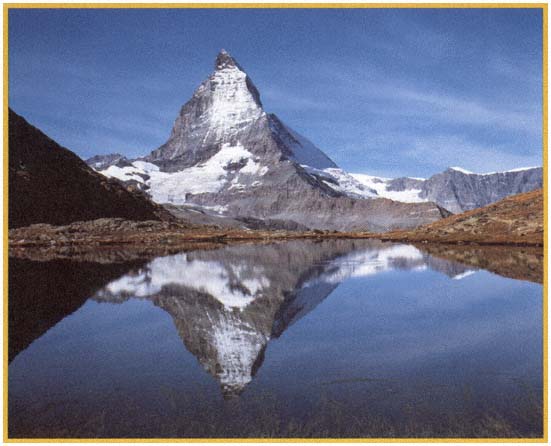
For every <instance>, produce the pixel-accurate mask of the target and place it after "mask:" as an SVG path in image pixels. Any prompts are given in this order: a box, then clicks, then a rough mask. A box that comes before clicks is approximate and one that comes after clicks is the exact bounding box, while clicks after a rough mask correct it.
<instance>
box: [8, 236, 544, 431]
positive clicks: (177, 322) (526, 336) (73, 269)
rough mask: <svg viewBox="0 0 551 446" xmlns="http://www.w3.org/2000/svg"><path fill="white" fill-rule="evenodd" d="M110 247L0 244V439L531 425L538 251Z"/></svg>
mask: <svg viewBox="0 0 551 446" xmlns="http://www.w3.org/2000/svg"><path fill="white" fill-rule="evenodd" d="M454 249H456V250H455V251H454ZM116 254H117V255H111V254H110V255H106V254H105V253H103V252H102V253H98V254H97V255H96V256H83V257H80V258H74V259H71V258H59V259H55V260H50V261H37V260H29V259H23V258H10V263H9V268H10V269H9V359H10V363H9V371H8V373H9V375H8V392H9V393H8V415H9V416H8V428H9V437H11V438H33V437H35V438H61V437H68V438H121V437H124V438H132V437H134V438H168V437H192V438H199V437H222V438H229V437H240V438H244V437H255V438H256V437H299V438H306V437H338V438H353V437H438V438H441V437H541V436H542V416H543V415H542V413H543V406H542V404H543V403H542V400H543V399H542V395H543V381H542V374H543V369H542V366H543V363H542V358H543V350H542V342H543V340H542V330H543V326H542V323H543V318H542V302H543V290H542V285H541V283H538V282H541V271H542V254H541V250H539V251H538V250H535V251H533V250H532V251H531V250H530V249H528V248H524V249H523V248H506V249H505V248H499V249H498V248H488V249H485V248H482V247H477V248H473V249H472V250H471V251H469V248H462V249H460V248H459V247H458V248H450V250H448V251H446V249H443V248H442V249H441V248H434V249H432V250H431V247H427V248H426V249H425V248H423V249H419V248H416V247H414V246H411V245H404V244H393V243H383V242H379V241H374V240H370V241H367V240H365V241H347V240H327V241H317V242H314V241H292V242H281V243H271V244H263V245H255V244H246V245H245V244H244V245H233V246H225V247H222V248H220V249H215V250H204V251H190V252H184V253H179V254H175V255H169V256H163V257H157V258H150V259H143V258H139V257H136V256H134V257H133V256H131V255H127V256H125V255H124V253H116ZM457 259H461V262H458V261H457ZM506 276H508V277H506Z"/></svg>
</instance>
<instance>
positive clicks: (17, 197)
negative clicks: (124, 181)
mask: <svg viewBox="0 0 551 446" xmlns="http://www.w3.org/2000/svg"><path fill="white" fill-rule="evenodd" d="M8 176H9V219H8V221H9V227H10V228H15V227H20V226H27V225H31V224H34V223H51V224H56V225H60V224H66V223H70V222H74V221H78V220H93V219H97V218H101V217H120V218H126V219H129V220H161V219H171V218H172V217H171V215H170V214H169V213H168V212H167V211H166V210H165V209H164V208H163V207H161V206H159V205H157V204H155V203H153V202H151V200H149V199H148V198H147V197H146V196H145V195H143V194H136V193H131V192H129V191H128V190H127V189H126V188H125V187H124V186H122V185H121V184H120V182H118V181H114V180H109V179H107V178H105V176H103V175H100V174H98V173H97V172H95V171H94V170H92V169H91V168H90V167H88V166H87V165H86V163H84V162H83V161H82V160H81V159H80V158H79V157H78V156H76V155H75V154H74V153H73V152H71V151H70V150H68V149H66V148H64V147H61V146H60V145H59V144H57V143H56V142H55V141H53V140H52V139H50V138H49V137H48V136H46V135H45V134H44V133H42V132H41V131H40V130H38V129H37V128H35V127H33V126H32V125H30V124H29V123H28V122H27V121H25V119H23V118H22V117H21V116H19V115H17V114H16V113H15V112H13V111H12V110H11V109H10V110H9V175H8Z"/></svg>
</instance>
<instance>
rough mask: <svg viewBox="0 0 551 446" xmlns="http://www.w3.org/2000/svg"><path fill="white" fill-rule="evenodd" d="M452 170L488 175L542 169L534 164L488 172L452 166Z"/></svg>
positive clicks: (467, 173) (466, 173)
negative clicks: (477, 171)
mask: <svg viewBox="0 0 551 446" xmlns="http://www.w3.org/2000/svg"><path fill="white" fill-rule="evenodd" d="M450 169H451V170H455V171H457V172H461V173H464V174H465V175H479V176H486V175H495V174H498V173H510V172H524V171H526V170H532V169H541V167H540V166H532V167H518V168H516V169H510V170H503V171H501V172H486V173H475V172H471V171H470V170H467V169H463V168H462V167H450Z"/></svg>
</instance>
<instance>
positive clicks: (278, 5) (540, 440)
mask: <svg viewBox="0 0 551 446" xmlns="http://www.w3.org/2000/svg"><path fill="white" fill-rule="evenodd" d="M547 6H548V4H547V3H4V5H3V24H4V35H3V41H4V44H3V45H4V46H3V49H4V52H3V54H4V56H3V57H4V62H3V69H4V90H3V92H4V104H3V113H4V137H3V145H4V150H3V152H4V164H3V169H4V170H3V173H4V183H3V187H4V191H3V200H4V207H3V211H4V218H3V224H4V230H3V237H4V256H3V261H4V271H3V278H4V284H3V285H4V286H3V292H4V305H3V309H4V318H3V324H4V331H3V336H4V339H3V375H4V380H3V385H4V392H3V410H4V417H3V418H4V419H3V423H4V426H3V432H2V436H3V441H4V443H374V442H377V443H427V442H430V443H435V442H439V443H547V440H548V426H547V423H548V407H547V405H548V394H547V393H548V392H547V391H548V387H547V386H548V377H547V373H548V372H547V370H548V369H547V367H548V352H547V349H548V339H547V336H548V326H547V311H548V305H547V298H548V292H547V285H548V271H547V260H548V241H549V239H548V222H549V220H548V215H547V212H548V205H547V188H548V178H547V174H548V172H547V162H548V153H547V150H548V147H547V146H548V111H547V106H548V76H547V70H548V60H547V51H548V44H547V39H548V33H547V25H548V22H547ZM84 8H86V9H173V8H177V9H341V8H342V9H408V8H412V9H413V8H417V9H467V8H468V9H541V10H542V31H543V32H542V39H543V42H542V57H543V61H542V69H543V76H542V80H543V87H542V107H543V110H542V111H543V119H542V142H543V147H542V150H543V156H542V158H543V218H544V247H543V253H544V255H543V259H544V273H543V296H542V298H543V306H542V310H543V311H542V317H543V358H542V359H543V437H541V438H461V437H458V438H407V437H406V438H335V439H333V438H97V439H96V438H16V439H13V438H9V437H8V392H7V388H8V195H9V191H8V184H9V182H8V156H9V151H8V141H9V138H8V132H7V129H8V115H9V113H8V104H9V102H8V93H9V78H8V76H9V70H8V37H9V33H8V14H9V10H10V9H84Z"/></svg>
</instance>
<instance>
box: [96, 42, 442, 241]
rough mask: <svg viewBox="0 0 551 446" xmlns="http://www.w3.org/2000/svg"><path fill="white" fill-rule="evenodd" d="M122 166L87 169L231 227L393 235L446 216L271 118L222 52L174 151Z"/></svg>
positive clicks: (164, 148) (183, 113)
mask: <svg viewBox="0 0 551 446" xmlns="http://www.w3.org/2000/svg"><path fill="white" fill-rule="evenodd" d="M115 160H116V161H115ZM122 161H123V164H121V160H120V159H118V158H117V157H116V156H113V157H112V161H108V159H107V158H101V157H95V158H93V159H91V160H88V162H89V164H90V165H91V166H92V167H94V166H98V167H94V168H97V169H98V171H100V172H101V173H103V174H104V175H106V176H108V177H114V178H118V179H119V180H122V181H124V182H127V183H128V182H133V183H132V184H133V186H135V187H136V188H141V189H142V190H146V191H147V193H148V194H149V195H150V196H151V198H152V199H153V201H155V202H157V203H162V204H170V205H173V206H182V205H185V206H189V205H191V206H201V207H203V208H205V209H211V210H214V211H216V212H218V213H219V214H221V215H225V216H227V217H231V218H253V219H258V220H268V219H271V220H277V221H292V222H294V223H296V224H298V225H301V226H305V227H309V228H316V229H328V230H371V231H386V230H389V229H395V228H412V227H416V226H419V225H420V224H425V223H429V222H432V221H435V220H438V219H440V218H442V217H443V216H445V215H447V212H446V211H445V210H443V209H441V208H440V207H439V206H437V205H435V204H433V203H429V202H425V203H399V202H393V201H390V200H386V199H378V198H379V197H378V196H377V193H376V192H375V191H374V190H372V189H371V188H369V187H366V186H365V185H363V184H362V183H361V182H360V181H358V180H356V179H355V178H354V177H352V176H351V175H349V174H347V173H346V172H344V171H343V170H342V169H339V168H338V166H337V165H336V164H335V163H334V162H333V161H332V160H331V159H330V158H329V157H328V156H327V155H325V154H324V153H323V152H322V151H321V150H320V149H318V148H317V147H316V146H315V145H314V144H313V143H311V142H310V141H308V140H307V139H306V138H304V137H303V136H301V135H299V134H298V133H297V132H295V131H293V130H291V129H290V128H289V127H288V126H287V125H285V124H284V123H283V122H282V121H281V120H280V119H279V118H278V117H277V116H275V115H273V114H269V113H266V112H265V111H264V109H263V106H262V102H261V100H260V94H259V92H258V90H257V88H256V87H255V86H254V84H253V82H252V81H251V79H250V78H249V76H248V75H247V74H246V73H245V71H244V70H243V69H242V67H241V66H240V65H239V64H238V63H237V62H236V61H235V59H234V58H233V57H231V56H230V55H229V54H228V53H227V52H225V51H223V50H222V51H221V52H220V54H218V57H217V58H216V61H215V70H214V72H213V73H212V74H211V75H210V76H209V77H208V78H207V79H206V80H205V81H204V82H203V83H201V84H200V86H199V87H198V88H197V89H196V90H195V92H194V93H193V96H192V98H191V99H190V100H189V101H188V102H187V103H186V104H184V106H183V107H182V108H181V110H180V113H179V115H178V116H177V118H176V120H175V122H174V126H173V128H172V131H171V134H170V136H169V138H168V140H167V141H166V143H164V144H163V145H161V146H160V147H159V148H157V149H155V150H153V151H152V152H151V153H150V154H149V155H147V156H144V157H142V158H139V159H137V160H134V161H131V162H130V165H126V164H125V161H124V160H122Z"/></svg>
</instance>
